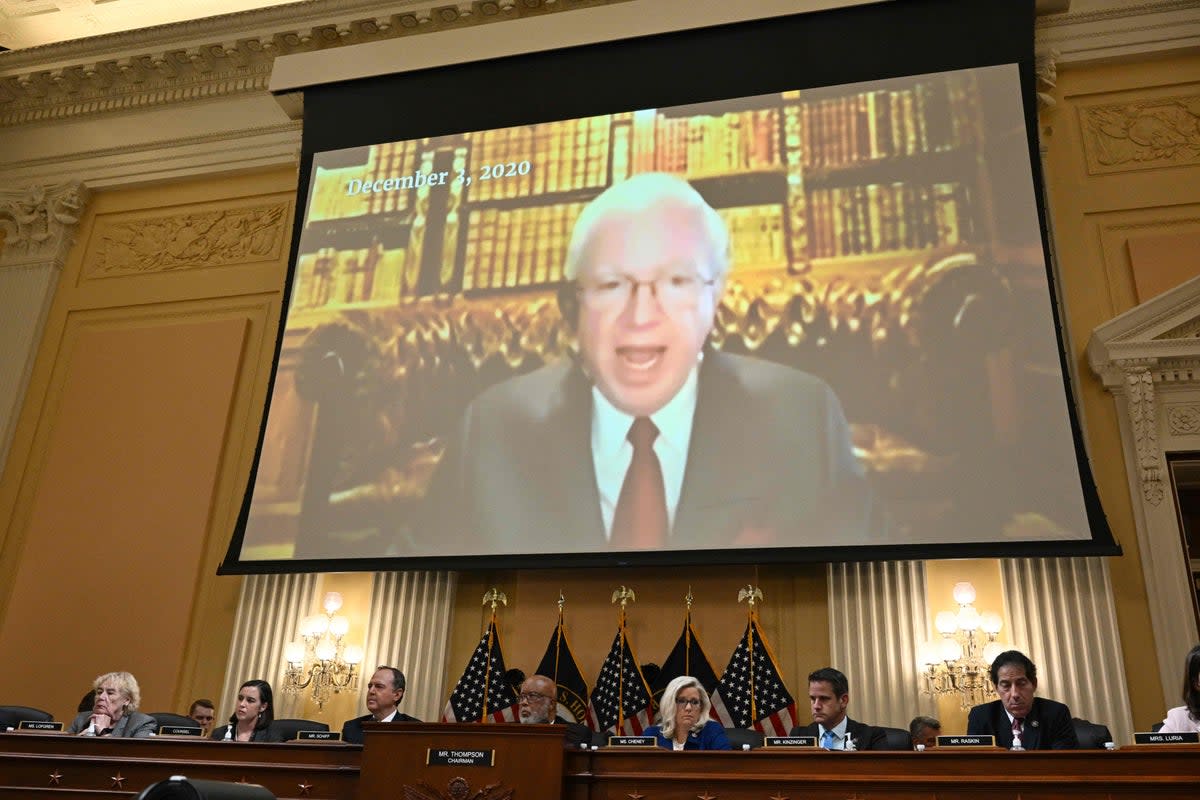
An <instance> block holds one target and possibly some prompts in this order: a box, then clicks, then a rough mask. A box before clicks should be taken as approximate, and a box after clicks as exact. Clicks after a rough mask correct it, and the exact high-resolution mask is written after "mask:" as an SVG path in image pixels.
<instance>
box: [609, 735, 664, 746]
mask: <svg viewBox="0 0 1200 800" xmlns="http://www.w3.org/2000/svg"><path fill="white" fill-rule="evenodd" d="M608 746H609V747H658V740H657V739H655V738H654V737H653V736H610V737H608Z"/></svg>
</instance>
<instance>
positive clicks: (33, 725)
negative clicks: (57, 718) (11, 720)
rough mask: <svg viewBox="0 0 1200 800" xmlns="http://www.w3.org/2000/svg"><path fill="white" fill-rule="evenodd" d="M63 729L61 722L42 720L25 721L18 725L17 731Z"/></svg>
mask: <svg viewBox="0 0 1200 800" xmlns="http://www.w3.org/2000/svg"><path fill="white" fill-rule="evenodd" d="M62 729H63V724H62V723H61V722H45V721H43V720H40V719H23V720H21V722H20V724H19V725H17V730H21V731H61V730H62Z"/></svg>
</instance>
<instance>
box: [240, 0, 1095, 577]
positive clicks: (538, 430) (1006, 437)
mask: <svg viewBox="0 0 1200 800" xmlns="http://www.w3.org/2000/svg"><path fill="white" fill-rule="evenodd" d="M1013 6H1023V8H1021V9H1019V10H1017V11H1016V13H1015V14H1014V8H1013ZM954 7H956V4H954V3H948V2H945V0H915V1H914V2H893V3H884V4H880V5H877V6H867V7H858V8H854V9H848V10H839V11H830V12H822V13H819V14H809V15H802V16H796V17H784V18H780V19H773V20H765V21H758V22H752V23H742V24H738V25H729V26H722V27H719V28H712V29H706V30H701V31H691V32H685V33H678V34H672V35H669V36H656V37H649V38H647V39H642V40H635V41H626V42H619V43H607V44H601V45H593V46H589V47H582V48H574V49H572V50H564V51H553V52H548V53H538V54H532V55H528V56H520V57H513V58H507V59H501V60H496V61H491V62H481V63H472V64H464V65H458V66H454V67H445V68H440V69H436V70H424V71H420V72H415V73H409V74H402V75H394V76H388V77H386V78H379V79H372V80H364V81H355V82H350V83H345V84H340V85H335V86H325V87H317V88H313V89H309V90H308V91H307V92H306V97H305V143H304V163H303V164H302V172H301V199H300V203H299V205H300V209H299V212H298V214H297V225H296V231H297V233H296V237H295V241H294V243H293V261H292V272H291V275H290V279H289V286H288V306H287V308H288V310H287V314H286V318H285V320H284V323H283V329H282V332H281V340H280V345H279V355H278V358H277V362H276V369H275V375H274V379H273V386H272V392H271V400H270V403H269V407H268V410H267V414H266V418H265V421H264V427H263V434H262V438H261V442H260V446H259V452H258V456H257V459H256V467H255V472H254V475H253V477H252V480H251V482H250V486H249V488H248V491H247V495H246V500H245V505H244V508H243V513H242V517H241V520H240V521H239V526H238V530H237V531H236V533H235V536H234V539H233V542H232V544H231V547H230V551H229V555H228V557H227V559H226V562H225V564H224V565H223V567H222V569H223V571H226V572H255V571H271V570H296V569H301V570H305V569H332V568H337V569H383V568H401V567H418V566H420V567H462V568H470V567H478V566H548V565H554V564H558V565H619V564H667V563H747V562H759V561H766V560H770V561H781V560H784V561H786V560H791V561H800V560H841V559H846V560H859V559H880V558H896V557H922V558H933V557H952V556H977V555H1014V554H1025V555H1033V554H1037V555H1052V554H1101V553H1114V552H1118V550H1117V548H1116V546H1115V544H1114V543H1113V541H1112V538H1111V534H1110V533H1109V531H1108V528H1107V525H1106V523H1105V520H1104V517H1103V514H1102V513H1101V510H1100V507H1099V503H1098V501H1097V499H1096V494H1095V487H1094V485H1093V482H1092V479H1091V475H1090V471H1089V470H1088V467H1087V461H1086V458H1085V457H1084V455H1083V451H1082V446H1081V438H1080V436H1079V431H1078V424H1077V421H1076V419H1075V413H1074V408H1073V402H1072V400H1071V396H1070V392H1069V385H1068V382H1067V381H1066V380H1064V362H1063V358H1062V350H1061V344H1060V336H1059V332H1058V322H1057V314H1056V310H1055V303H1054V292H1053V289H1052V286H1051V283H1050V279H1049V275H1050V270H1049V269H1048V267H1047V257H1046V247H1045V244H1044V240H1043V229H1044V226H1043V224H1042V223H1041V216H1042V211H1041V207H1040V206H1041V204H1040V202H1039V192H1038V190H1037V186H1038V180H1039V173H1038V170H1037V164H1036V163H1035V162H1034V161H1033V160H1032V159H1031V153H1035V152H1036V151H1035V150H1034V149H1033V146H1032V141H1033V139H1032V136H1031V134H1030V131H1031V122H1032V120H1033V110H1032V100H1031V90H1030V87H1031V78H1032V76H1031V59H1032V13H1033V12H1032V3H1025V4H1021V3H1017V4H1014V3H1010V2H1007V1H1004V2H1001V1H1000V0H995V1H994V2H983V3H979V4H978V6H977V7H973V8H972V15H971V18H970V19H969V20H959V19H955V18H954V16H953V14H950V13H948V10H949V9H951V8H954ZM935 44H936V45H937V46H936V47H935V46H934V45H935ZM851 54H853V58H850V55H851ZM531 76H533V77H531ZM698 220H701V221H698ZM725 237H727V246H725V242H726V239H725ZM717 250H720V251H721V253H726V254H727V255H728V259H727V260H726V259H725V258H722V257H720V256H719V255H718V254H717V253H716V251H717ZM573 273H575V274H573ZM635 416H648V417H649V418H650V419H651V420H652V421H653V422H654V423H655V424H656V429H657V431H658V435H657V438H656V439H655V440H654V441H655V443H654V445H653V448H654V452H655V465H656V466H655V473H654V474H655V475H656V476H657V475H659V474H661V487H660V488H659V489H658V492H659V494H660V496H662V497H663V498H664V499H665V506H666V509H665V512H666V515H667V519H666V534H665V535H664V536H661V537H660V538H658V539H657V540H638V541H635V542H633V543H631V540H629V539H627V538H625V535H624V533H623V532H622V531H623V530H624V526H625V523H626V522H628V519H627V514H628V513H629V512H628V511H627V510H621V509H620V508H619V506H621V505H622V504H623V502H624V501H623V500H622V493H623V492H627V491H631V490H630V489H628V488H627V487H625V485H624V479H623V476H625V475H626V468H627V467H629V465H630V463H631V461H638V463H644V462H642V461H639V459H642V458H643V456H637V455H634V453H633V450H634V447H633V445H631V444H630V443H629V442H628V441H626V435H625V432H626V430H627V429H628V427H629V423H630V421H631V419H632V418H633V417H635ZM637 469H639V470H640V469H642V467H638V468H637ZM629 470H630V472H631V473H632V472H634V471H635V469H634V468H632V467H629ZM622 515H626V516H625V517H623V516H622Z"/></svg>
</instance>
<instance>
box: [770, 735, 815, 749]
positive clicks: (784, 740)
mask: <svg viewBox="0 0 1200 800" xmlns="http://www.w3.org/2000/svg"><path fill="white" fill-rule="evenodd" d="M763 746H764V747H816V746H817V737H815V736H764V737H763Z"/></svg>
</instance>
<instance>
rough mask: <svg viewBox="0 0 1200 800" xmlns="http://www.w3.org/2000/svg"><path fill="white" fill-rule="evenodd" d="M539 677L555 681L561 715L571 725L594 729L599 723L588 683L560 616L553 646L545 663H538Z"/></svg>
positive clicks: (543, 661)
mask: <svg viewBox="0 0 1200 800" xmlns="http://www.w3.org/2000/svg"><path fill="white" fill-rule="evenodd" d="M537 674H538V675H545V676H546V677H547V678H549V679H550V680H552V681H554V683H555V685H556V687H557V689H556V690H555V694H556V695H557V697H558V713H559V715H560V716H562V717H563V718H564V719H566V720H567V721H568V722H579V723H582V724H584V725H587V726H588V727H589V728H592V729H595V727H596V721H595V720H594V719H592V709H591V707H590V706H589V705H588V685H587V681H585V680H584V679H583V672H581V671H580V669H579V663H578V662H577V661H576V660H575V654H574V653H572V652H571V645H570V644H569V643H568V642H567V632H566V631H565V630H564V629H563V620H562V614H561V613H560V614H559V617H558V624H557V625H556V626H554V633H552V634H550V643H549V644H548V645H546V654H545V655H544V656H542V663H540V664H538V668H537Z"/></svg>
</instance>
